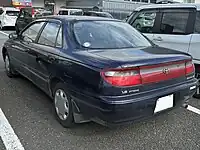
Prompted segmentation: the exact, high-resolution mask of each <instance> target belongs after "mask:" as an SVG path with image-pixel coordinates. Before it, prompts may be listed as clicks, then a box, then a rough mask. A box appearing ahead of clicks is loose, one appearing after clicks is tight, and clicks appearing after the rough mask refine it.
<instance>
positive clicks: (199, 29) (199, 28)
mask: <svg viewBox="0 0 200 150" xmlns="http://www.w3.org/2000/svg"><path fill="white" fill-rule="evenodd" d="M194 32H195V33H200V11H198V12H197V16H196V22H195V28H194Z"/></svg>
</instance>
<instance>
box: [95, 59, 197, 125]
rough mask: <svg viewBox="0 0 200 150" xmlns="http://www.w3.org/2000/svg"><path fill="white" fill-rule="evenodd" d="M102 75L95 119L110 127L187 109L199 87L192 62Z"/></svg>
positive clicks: (107, 71)
mask: <svg viewBox="0 0 200 150" xmlns="http://www.w3.org/2000/svg"><path fill="white" fill-rule="evenodd" d="M101 76H102V80H103V84H102V89H101V91H102V96H100V99H101V100H100V105H99V106H100V107H99V109H96V116H98V118H94V120H95V121H97V122H99V123H102V124H108V125H109V124H121V123H126V122H129V121H136V120H141V119H144V118H148V117H152V116H154V115H156V114H159V113H160V112H164V111H166V110H169V109H173V108H176V107H180V106H184V107H185V106H187V103H188V100H189V99H190V98H191V97H192V95H193V94H194V93H195V91H196V85H197V81H196V79H195V78H194V65H193V63H192V61H191V60H184V61H177V62H173V63H172V62H170V63H163V64H158V65H144V66H138V67H133V68H121V69H107V70H104V71H101ZM94 111H95V110H94Z"/></svg>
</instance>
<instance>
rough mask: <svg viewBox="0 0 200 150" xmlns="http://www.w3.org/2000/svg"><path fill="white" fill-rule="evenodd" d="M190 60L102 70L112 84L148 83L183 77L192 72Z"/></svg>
mask: <svg viewBox="0 0 200 150" xmlns="http://www.w3.org/2000/svg"><path fill="white" fill-rule="evenodd" d="M194 71H195V68H194V64H193V63H192V61H191V60H190V61H186V62H185V61H180V62H172V63H166V64H158V65H152V66H142V67H137V68H128V69H111V70H107V71H102V72H101V76H102V77H103V78H104V80H105V81H106V82H108V83H110V84H111V85H114V86H134V85H139V84H150V83H156V82H161V81H166V80H169V79H174V78H179V77H184V76H187V75H189V74H192V73H194Z"/></svg>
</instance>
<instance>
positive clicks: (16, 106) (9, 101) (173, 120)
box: [0, 34, 200, 150]
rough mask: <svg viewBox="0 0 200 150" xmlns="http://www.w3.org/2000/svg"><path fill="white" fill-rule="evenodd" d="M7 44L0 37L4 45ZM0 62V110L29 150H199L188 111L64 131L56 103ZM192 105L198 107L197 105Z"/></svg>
mask: <svg viewBox="0 0 200 150" xmlns="http://www.w3.org/2000/svg"><path fill="white" fill-rule="evenodd" d="M6 38H7V37H6V36H5V35H1V34H0V42H1V43H0V45H2V44H3V43H2V42H4V41H5V39H6ZM0 49H1V47H0ZM1 59H2V58H0V70H1V71H0V108H1V109H2V110H3V112H4V114H5V116H6V118H7V120H8V121H9V123H10V125H11V126H12V128H13V130H14V131H15V133H16V135H17V136H18V138H19V140H20V142H21V143H22V145H23V147H24V148H25V150H54V149H57V150H66V149H69V150H123V149H126V150H133V149H134V150H147V149H148V150H161V149H162V150H169V149H170V150H173V149H174V150H198V149H200V132H199V131H200V121H199V120H200V115H199V114H196V113H194V112H191V111H189V110H187V109H184V108H179V109H175V110H173V111H170V112H168V113H165V114H163V115H160V116H157V117H154V118H152V119H150V120H146V121H142V122H139V123H135V124H131V125H126V126H120V127H116V128H112V129H111V128H106V127H103V126H101V125H98V124H96V123H85V124H78V125H76V126H75V127H74V128H71V129H65V128H63V127H62V126H61V125H60V124H59V123H58V122H57V121H56V120H55V117H54V113H53V109H52V101H51V100H50V99H49V98H48V97H47V96H46V95H45V94H44V93H43V92H42V91H40V90H39V89H38V88H36V87H35V86H34V85H33V84H32V83H31V82H29V81H27V80H26V79H24V78H22V77H18V78H8V77H7V76H6V75H5V73H4V71H3V61H2V60H1ZM190 103H191V105H192V106H194V107H196V106H195V105H196V103H198V100H197V99H192V100H191V102H190ZM0 142H1V141H0ZM1 143H2V142H1Z"/></svg>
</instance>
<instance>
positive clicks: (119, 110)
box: [73, 79, 197, 126]
mask: <svg viewBox="0 0 200 150" xmlns="http://www.w3.org/2000/svg"><path fill="white" fill-rule="evenodd" d="M196 87H197V80H196V79H192V81H190V82H187V83H185V84H180V85H179V86H177V85H176V86H173V87H170V88H166V89H163V90H157V91H156V92H155V91H154V92H149V93H148V96H146V95H144V94H141V96H140V98H139V99H134V97H133V96H131V97H130V96H127V97H123V98H121V97H101V98H99V99H92V98H91V99H90V102H91V103H87V101H86V100H85V101H83V100H80V99H78V98H77V97H73V99H74V101H75V103H76V104H77V106H78V107H79V109H80V112H81V113H82V114H83V115H85V116H87V117H89V118H90V119H91V120H93V121H95V122H98V123H100V124H102V125H106V126H110V125H118V124H119V125H120V124H126V123H130V122H135V121H139V120H143V119H145V118H150V117H153V116H154V115H156V114H159V113H162V112H165V111H168V110H170V109H174V108H176V107H180V106H182V105H183V104H185V103H186V104H187V103H188V101H189V99H190V98H191V97H192V96H193V95H194V93H195V92H196ZM170 94H173V95H174V98H173V99H174V102H173V107H172V108H170V109H166V110H163V111H161V112H158V113H155V114H154V109H155V107H156V102H157V100H158V99H159V98H160V97H163V96H167V95H170ZM88 100H89V99H88ZM92 101H93V102H94V103H92Z"/></svg>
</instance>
